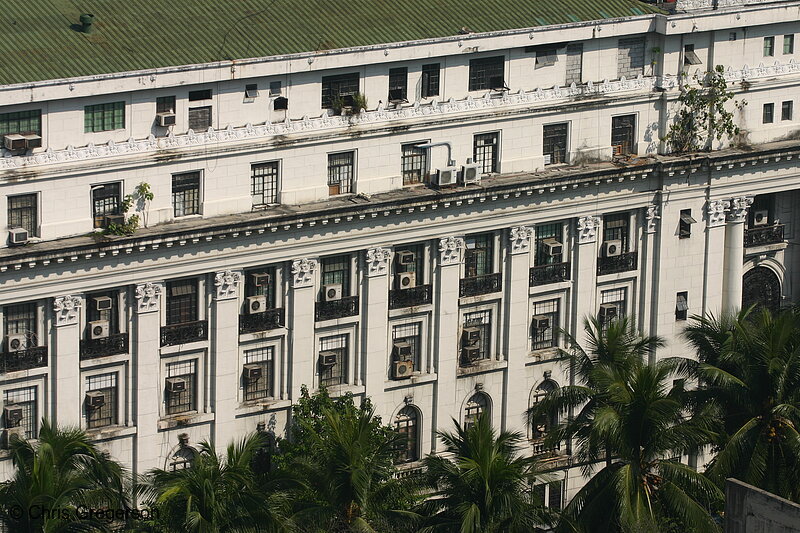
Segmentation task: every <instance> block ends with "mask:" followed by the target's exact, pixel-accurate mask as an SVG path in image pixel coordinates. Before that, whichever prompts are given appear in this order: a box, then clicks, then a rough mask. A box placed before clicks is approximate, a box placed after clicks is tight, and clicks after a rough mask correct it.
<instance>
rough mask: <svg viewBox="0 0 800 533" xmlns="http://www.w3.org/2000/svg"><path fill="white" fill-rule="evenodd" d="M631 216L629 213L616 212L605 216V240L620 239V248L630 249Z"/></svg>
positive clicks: (625, 250)
mask: <svg viewBox="0 0 800 533" xmlns="http://www.w3.org/2000/svg"><path fill="white" fill-rule="evenodd" d="M630 222H631V217H630V215H629V214H628V213H615V214H613V215H606V216H604V217H603V242H604V243H605V242H610V241H619V243H620V244H619V249H620V250H621V251H622V252H623V253H625V252H627V251H628V234H629V226H630Z"/></svg>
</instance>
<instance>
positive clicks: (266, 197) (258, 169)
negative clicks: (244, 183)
mask: <svg viewBox="0 0 800 533" xmlns="http://www.w3.org/2000/svg"><path fill="white" fill-rule="evenodd" d="M279 168H280V165H279V164H278V162H277V161H271V162H269V163H258V164H256V165H252V166H251V167H250V196H251V197H252V198H253V205H254V206H256V205H267V204H277V203H278V172H279Z"/></svg>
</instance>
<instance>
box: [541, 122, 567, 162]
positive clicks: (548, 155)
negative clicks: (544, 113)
mask: <svg viewBox="0 0 800 533" xmlns="http://www.w3.org/2000/svg"><path fill="white" fill-rule="evenodd" d="M555 128H559V129H561V128H563V130H564V131H563V154H562V156H561V158H559V157H557V156H558V152H557V149H558V148H560V147H561V146H560V145H562V142H561V138H562V137H561V136H562V132H561V131H558V132H557V134H556V133H551V134H550V135H548V131H551V132H552V131H553V130H554V129H555ZM569 133H570V123H569V122H554V123H552V124H543V125H542V157H543V158H544V164H545V166H547V165H560V164H564V163H567V162H568V160H569V140H570V139H569ZM548 147H549V149H548Z"/></svg>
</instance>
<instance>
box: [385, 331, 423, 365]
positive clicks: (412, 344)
mask: <svg viewBox="0 0 800 533" xmlns="http://www.w3.org/2000/svg"><path fill="white" fill-rule="evenodd" d="M392 342H393V343H394V344H395V345H396V344H398V343H407V344H408V346H409V348H410V351H411V354H410V355H408V356H406V355H403V356H402V357H401V356H400V355H399V354H398V353H397V350H394V349H393V350H392V360H393V361H401V360H402V361H414V370H421V369H422V361H421V357H420V355H421V352H420V348H421V346H422V323H421V322H414V323H413V324H402V325H400V326H393V327H392Z"/></svg>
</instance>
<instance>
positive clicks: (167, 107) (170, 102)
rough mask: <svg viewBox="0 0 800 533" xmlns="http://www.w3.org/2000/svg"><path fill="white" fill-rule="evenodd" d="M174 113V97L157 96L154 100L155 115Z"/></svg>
mask: <svg viewBox="0 0 800 533" xmlns="http://www.w3.org/2000/svg"><path fill="white" fill-rule="evenodd" d="M174 112H175V97H174V96H159V97H158V98H156V113H174Z"/></svg>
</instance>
